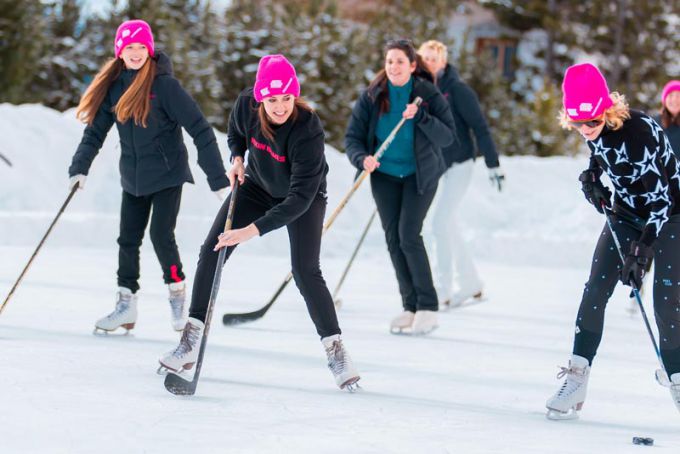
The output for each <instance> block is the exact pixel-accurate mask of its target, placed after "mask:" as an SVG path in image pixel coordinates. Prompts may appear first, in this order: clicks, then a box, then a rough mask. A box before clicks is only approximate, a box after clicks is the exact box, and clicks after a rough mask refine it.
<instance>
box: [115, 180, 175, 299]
mask: <svg viewBox="0 0 680 454" xmlns="http://www.w3.org/2000/svg"><path fill="white" fill-rule="evenodd" d="M181 199H182V186H175V187H172V188H167V189H163V190H161V191H158V192H154V193H153V194H149V195H145V196H141V197H136V196H134V195H132V194H130V193H128V192H125V191H123V200H122V202H121V207H120V236H119V237H118V246H119V248H118V286H119V287H127V288H129V289H130V290H132V293H135V292H136V291H137V290H139V248H140V247H141V246H142V239H143V238H144V231H145V230H146V226H147V224H148V223H149V216H151V227H150V229H149V235H150V236H151V243H152V244H153V248H154V251H156V256H157V257H158V261H159V262H160V264H161V268H162V269H163V280H164V282H165V283H166V284H170V283H172V282H181V281H183V280H184V272H183V271H182V262H181V261H180V258H179V250H178V249H177V242H176V241H175V225H176V224H177V215H178V214H179V205H180V201H181Z"/></svg>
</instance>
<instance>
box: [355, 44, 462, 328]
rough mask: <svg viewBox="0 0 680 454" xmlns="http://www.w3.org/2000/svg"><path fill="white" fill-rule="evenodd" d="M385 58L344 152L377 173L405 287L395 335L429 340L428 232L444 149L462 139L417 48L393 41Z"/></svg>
mask: <svg viewBox="0 0 680 454" xmlns="http://www.w3.org/2000/svg"><path fill="white" fill-rule="evenodd" d="M384 52H385V63H384V69H382V70H381V71H380V72H379V73H378V75H377V76H376V77H375V79H373V81H372V82H371V84H370V86H369V87H368V89H367V90H366V91H365V92H364V93H363V94H362V95H361V97H360V98H359V100H358V101H357V102H356V104H355V105H354V109H353V111H352V117H351V119H350V122H349V126H348V127H347V133H346V135H345V148H346V152H347V157H348V158H349V160H350V161H351V162H352V164H354V166H355V167H357V169H359V170H365V171H367V172H370V173H371V191H372V193H373V198H374V199H375V202H376V205H377V207H378V213H379V214H380V220H381V222H382V226H383V229H384V230H385V239H386V240H387V248H388V250H389V252H390V258H391V259H392V264H393V266H394V269H395V272H396V275H397V281H398V282H399V292H400V293H401V299H402V305H403V312H402V313H401V314H400V315H399V316H397V317H396V318H395V319H394V320H392V323H391V326H390V329H391V331H392V332H394V333H397V332H411V333H413V334H425V333H428V332H430V331H432V330H433V329H435V328H436V327H437V310H438V301H437V293H436V291H435V289H434V285H433V283H432V273H431V271H430V263H429V261H428V258H427V253H426V252H425V246H424V244H423V238H422V236H421V230H422V228H423V220H424V219H425V215H426V214H427V211H428V209H429V207H430V204H431V203H432V199H433V198H434V194H435V192H436V191H437V182H438V180H439V177H440V176H441V175H442V174H443V173H444V171H445V170H446V165H445V163H444V157H443V155H442V148H443V147H446V146H448V145H449V144H451V143H452V142H453V141H454V140H456V139H455V124H454V121H453V117H452V115H451V110H450V108H449V105H448V103H447V102H446V101H445V100H444V97H443V96H442V95H441V93H440V92H439V90H437V87H435V86H434V85H433V84H432V82H431V81H432V78H431V76H430V74H429V73H428V72H427V70H425V69H424V67H423V66H422V62H421V61H420V57H419V56H418V55H417V54H416V51H415V49H414V47H413V44H412V43H411V42H410V41H409V40H392V41H388V42H387V44H386V46H385V48H384ZM416 97H420V98H422V99H423V102H422V104H421V106H420V107H418V106H416V104H414V103H413V100H414V99H415V98H416ZM402 118H405V119H406V120H407V121H406V122H405V123H404V125H403V126H402V127H401V129H400V130H399V133H398V134H397V135H396V137H395V139H394V141H393V142H392V144H391V145H390V146H389V148H388V149H387V151H386V152H385V154H384V155H383V157H382V159H381V160H380V162H378V161H377V160H376V159H375V157H374V156H373V154H374V153H375V152H376V150H377V149H378V148H379V147H380V145H381V144H382V142H383V141H384V140H385V139H386V138H387V136H388V135H389V134H390V132H391V131H392V129H393V128H394V127H395V126H396V125H397V123H398V122H399V121H400V120H401V119H402Z"/></svg>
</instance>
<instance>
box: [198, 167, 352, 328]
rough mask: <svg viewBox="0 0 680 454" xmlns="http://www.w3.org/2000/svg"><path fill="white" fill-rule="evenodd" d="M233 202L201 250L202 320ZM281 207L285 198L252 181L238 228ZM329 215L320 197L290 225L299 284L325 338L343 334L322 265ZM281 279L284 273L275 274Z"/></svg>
mask: <svg viewBox="0 0 680 454" xmlns="http://www.w3.org/2000/svg"><path fill="white" fill-rule="evenodd" d="M230 200H231V195H229V197H228V198H227V200H225V202H224V204H223V205H222V207H221V208H220V211H219V212H218V213H217V217H215V221H214V223H213V226H212V228H211V229H210V232H209V233H208V236H207V237H206V239H205V242H204V243H203V246H201V253H200V256H199V259H198V267H197V269H196V278H195V280H194V290H193V293H192V295H191V308H190V310H189V316H190V317H194V318H197V319H199V320H202V321H205V316H206V312H207V309H208V300H209V299H210V291H211V289H212V282H213V276H214V274H215V268H216V267H217V257H218V255H219V253H218V252H215V251H213V248H214V247H215V244H217V237H218V235H219V234H220V233H222V231H223V230H224V223H225V221H226V219H227V211H228V207H229V201H230ZM279 202H281V199H275V198H273V197H271V196H270V195H269V194H268V193H267V192H266V191H265V190H264V189H262V188H260V187H259V186H257V185H256V184H255V183H253V182H252V181H250V180H249V179H248V178H246V181H245V183H243V184H242V185H241V186H240V187H239V190H238V196H237V198H236V203H235V205H234V219H233V222H232V228H233V229H240V228H243V227H246V226H248V225H250V224H251V223H252V222H253V221H256V220H257V219H259V218H260V217H262V216H263V215H264V214H265V213H266V212H267V210H269V209H271V208H272V207H274V206H275V205H276V204H277V203H279ZM325 213H326V198H325V197H324V196H323V195H322V194H321V193H319V194H317V196H316V197H315V198H314V200H313V201H312V204H311V206H310V207H309V209H308V210H307V211H306V212H305V213H304V214H302V215H301V216H300V217H299V218H297V219H295V220H294V221H293V222H291V223H290V224H288V226H287V228H288V238H289V240H290V256H291V265H292V270H293V277H294V279H295V284H297V286H298V289H299V290H300V293H302V297H303V298H304V300H305V303H306V304H307V310H308V311H309V315H310V316H311V318H312V321H313V322H314V325H315V326H316V332H317V333H318V334H319V336H321V337H322V338H323V337H327V336H332V335H334V334H340V327H339V326H338V317H337V315H336V313H335V306H334V305H333V298H332V297H331V294H330V292H329V291H328V287H326V281H324V278H323V276H322V274H321V267H320V264H319V254H320V252H321V230H322V227H323V218H324V214H325ZM234 248H236V246H230V247H228V248H227V255H226V258H225V260H226V259H228V258H229V256H231V253H232V252H233V251H234ZM262 267H263V268H262V271H265V272H266V267H267V264H266V261H263V264H262ZM272 271H280V270H272ZM275 276H278V274H276V273H275Z"/></svg>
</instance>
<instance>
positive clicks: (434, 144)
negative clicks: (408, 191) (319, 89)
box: [345, 77, 456, 194]
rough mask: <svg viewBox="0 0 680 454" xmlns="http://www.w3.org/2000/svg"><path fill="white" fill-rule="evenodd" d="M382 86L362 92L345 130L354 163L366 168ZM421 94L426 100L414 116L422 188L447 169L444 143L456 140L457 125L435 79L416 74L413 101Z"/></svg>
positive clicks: (420, 189)
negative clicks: (420, 76)
mask: <svg viewBox="0 0 680 454" xmlns="http://www.w3.org/2000/svg"><path fill="white" fill-rule="evenodd" d="M379 94H380V87H376V88H375V89H373V90H372V91H369V90H366V91H365V92H364V93H362V94H361V96H360V97H359V99H358V100H357V102H356V104H354V109H353V110H352V117H351V118H350V120H349V125H348V126H347V132H346V133H345V151H346V153H347V157H348V158H349V160H350V161H351V163H352V164H353V165H354V166H355V167H356V168H357V169H359V170H363V168H364V164H363V162H364V158H366V156H368V155H372V154H374V153H375V151H376V142H377V140H376V136H375V131H376V127H377V124H378V117H379V115H380V106H379V105H378V101H377V98H378V95H379ZM417 96H419V97H421V98H423V103H422V104H421V106H420V108H419V109H418V113H417V114H416V116H415V117H414V121H415V128H414V129H415V130H414V134H415V135H414V154H415V158H416V181H417V184H418V192H419V193H420V194H422V193H423V192H424V191H426V190H428V189H431V188H433V187H434V186H435V185H436V184H437V182H438V181H439V177H440V176H441V175H442V174H443V173H444V172H445V171H446V165H445V164H444V157H443V155H442V147H446V146H448V145H450V144H451V143H453V142H454V141H456V126H455V123H454V122H453V117H452V116H451V109H449V105H448V104H447V102H446V101H445V100H444V97H443V96H442V94H441V93H440V92H439V90H437V87H435V86H434V85H433V84H432V83H430V82H428V81H426V80H424V79H420V78H418V77H414V78H413V90H412V91H411V96H410V98H409V100H410V101H413V99H415V98H416V97H417Z"/></svg>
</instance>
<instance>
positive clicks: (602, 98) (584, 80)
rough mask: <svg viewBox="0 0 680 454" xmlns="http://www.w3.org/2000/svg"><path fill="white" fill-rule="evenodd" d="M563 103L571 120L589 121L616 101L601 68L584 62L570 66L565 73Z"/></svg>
mask: <svg viewBox="0 0 680 454" xmlns="http://www.w3.org/2000/svg"><path fill="white" fill-rule="evenodd" d="M562 104H563V105H564V110H565V112H566V113H567V116H568V117H569V119H570V120H572V121H588V120H592V119H593V118H597V117H599V116H600V115H602V113H603V112H604V111H605V110H607V109H609V108H610V107H611V106H612V105H613V104H614V103H613V101H612V100H611V98H610V97H609V88H608V87H607V81H606V80H605V79H604V76H603V75H602V73H601V72H600V70H599V69H597V67H596V66H595V65H592V64H590V63H582V64H580V65H573V66H570V67H569V68H567V71H566V72H565V73H564V81H563V82H562Z"/></svg>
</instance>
